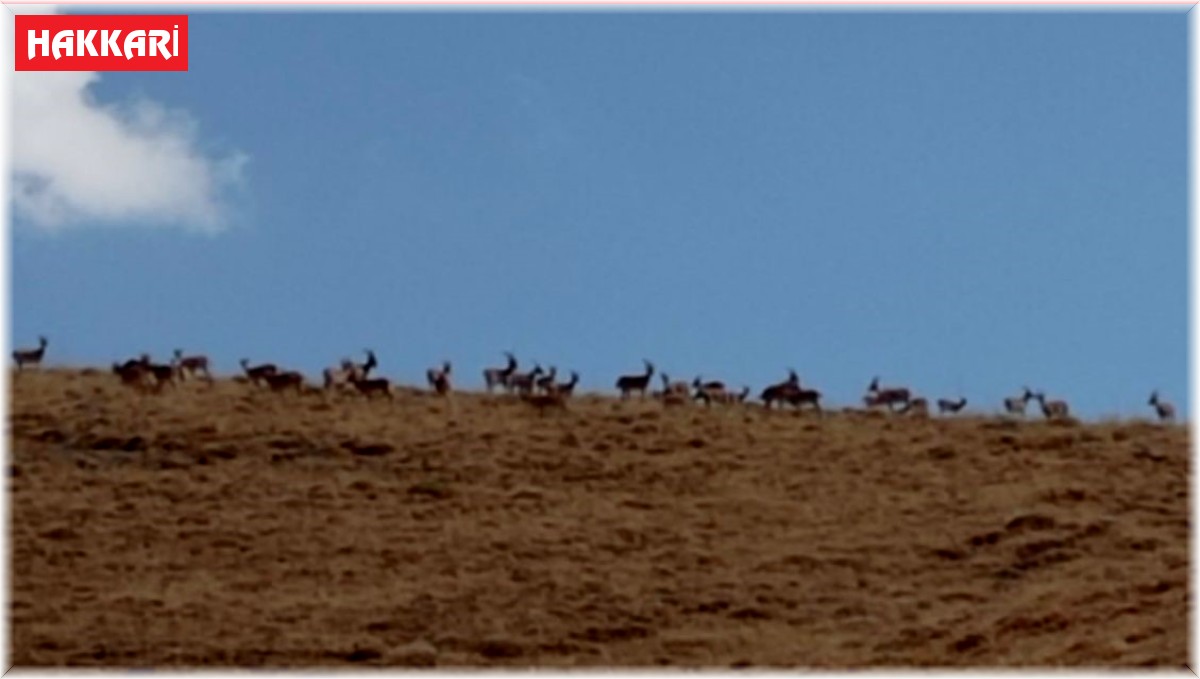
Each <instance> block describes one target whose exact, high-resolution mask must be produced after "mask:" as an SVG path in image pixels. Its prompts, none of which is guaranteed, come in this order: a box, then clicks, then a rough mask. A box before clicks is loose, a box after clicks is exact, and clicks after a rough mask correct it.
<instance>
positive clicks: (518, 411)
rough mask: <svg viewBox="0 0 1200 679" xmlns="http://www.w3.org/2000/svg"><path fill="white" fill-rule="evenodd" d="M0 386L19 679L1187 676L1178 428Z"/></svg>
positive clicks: (17, 379) (68, 377)
mask: <svg viewBox="0 0 1200 679" xmlns="http://www.w3.org/2000/svg"><path fill="white" fill-rule="evenodd" d="M12 388H13V395H12V400H11V404H10V406H11V413H10V437H11V439H10V441H11V449H10V450H11V459H10V464H11V466H10V471H9V476H10V486H9V488H10V498H11V504H10V511H11V519H12V524H11V536H12V539H11V549H12V559H13V560H12V565H11V573H12V587H13V591H12V594H11V606H12V608H11V610H10V613H9V614H10V616H11V618H10V621H11V627H10V630H11V633H10V634H11V643H12V648H11V656H10V657H11V660H12V662H15V663H16V664H18V665H22V666H29V665H56V664H84V665H93V664H96V665H123V666H128V665H275V666H279V665H343V664H359V665H375V664H385V665H389V664H390V665H428V664H436V665H439V666H477V665H513V666H528V665H539V666H566V665H593V666H596V665H600V666H648V665H680V666H731V665H733V666H743V665H766V666H814V667H825V668H838V667H858V666H870V665H876V666H878V665H887V666H897V665H957V666H962V665H975V666H978V665H1060V664H1061V665H1097V664H1102V665H1170V666H1180V665H1183V664H1184V663H1185V662H1187V661H1188V660H1189V658H1188V650H1187V648H1188V644H1187V640H1188V628H1187V625H1188V613H1187V601H1188V596H1187V592H1188V554H1189V551H1188V539H1189V523H1188V520H1189V510H1188V470H1189V449H1190V446H1189V440H1188V433H1187V431H1186V429H1185V428H1184V427H1182V426H1175V427H1164V426H1159V425H1155V424H1150V423H1145V422H1129V423H1103V424H1064V425H1050V424H1046V423H1043V422H1030V423H1022V424H1017V423H1011V422H1005V421H1002V420H1000V419H999V418H961V419H930V420H924V421H922V420H917V419H908V418H902V417H885V416H867V415H862V414H858V415H856V414H843V413H839V414H836V415H829V416H826V417H824V418H818V417H816V416H814V415H811V414H805V415H797V414H794V413H791V412H788V413H766V412H763V410H762V408H761V407H758V406H753V405H746V406H739V407H726V408H714V409H713V410H712V411H705V410H703V409H702V408H696V407H680V408H671V409H664V408H663V407H662V406H661V405H660V404H658V403H655V402H652V401H645V402H636V401H635V402H629V403H620V402H617V401H616V400H613V399H607V398H599V397H587V398H581V399H576V400H574V401H572V402H571V403H570V411H569V412H567V413H558V412H554V411H550V412H547V413H546V414H545V416H539V415H538V414H537V413H536V412H535V411H534V410H532V409H531V408H530V407H529V406H528V405H527V404H524V403H520V402H516V401H513V400H510V399H508V398H503V397H494V398H488V397H484V396H481V395H474V394H458V395H457V396H456V397H455V400H454V401H453V405H451V403H449V402H447V401H444V400H442V399H439V398H435V397H431V396H427V395H415V394H406V395H403V396H400V397H398V398H397V400H396V401H395V402H394V403H389V402H387V401H385V400H375V401H372V402H366V401H365V400H363V399H362V398H361V397H358V398H356V397H350V396H347V397H344V398H338V399H335V400H330V401H326V400H325V399H323V398H322V397H321V396H314V395H308V396H296V395H283V396H281V395H276V394H270V393H265V392H262V391H258V390H256V389H253V388H251V387H250V386H248V385H244V384H238V383H235V382H232V381H221V382H219V383H218V384H217V385H216V386H215V387H212V388H206V387H205V386H203V385H200V384H188V385H186V386H185V387H184V388H182V389H180V390H179V391H177V392H174V393H166V394H164V395H162V396H142V395H138V394H136V393H134V392H132V391H131V390H129V389H127V388H124V387H122V386H120V385H119V384H118V381H117V378H116V377H114V376H113V375H111V374H108V373H107V372H105V371H92V372H90V373H89V372H87V371H85V372H83V373H81V372H79V371H66V370H59V371H51V370H43V371H27V372H26V373H24V374H21V375H16V376H14V378H13V387H12Z"/></svg>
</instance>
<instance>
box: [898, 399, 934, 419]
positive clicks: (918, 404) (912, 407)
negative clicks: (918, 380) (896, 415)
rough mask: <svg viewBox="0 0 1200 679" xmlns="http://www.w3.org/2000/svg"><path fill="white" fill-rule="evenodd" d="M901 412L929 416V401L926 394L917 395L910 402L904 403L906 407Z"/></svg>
mask: <svg viewBox="0 0 1200 679" xmlns="http://www.w3.org/2000/svg"><path fill="white" fill-rule="evenodd" d="M900 412H902V413H904V414H906V415H915V416H917V417H928V415H929V401H928V400H926V399H925V397H924V396H915V397H913V398H911V399H909V401H908V403H906V404H904V408H903V409H902V410H901V411H900Z"/></svg>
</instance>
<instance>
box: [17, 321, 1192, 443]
mask: <svg viewBox="0 0 1200 679" xmlns="http://www.w3.org/2000/svg"><path fill="white" fill-rule="evenodd" d="M48 344H49V342H48V341H47V340H46V338H45V337H39V338H38V346H37V348H36V349H17V350H15V351H13V352H12V357H13V361H14V362H15V363H16V367H17V370H18V371H20V370H22V369H24V368H25V367H27V366H38V365H40V364H41V363H42V360H43V359H44V358H45V355H46V347H47V346H48ZM364 352H365V354H366V360H365V361H363V362H362V363H358V362H356V361H353V360H351V359H348V358H347V359H343V360H342V361H341V362H340V363H338V364H337V365H335V366H331V367H329V368H326V369H325V370H324V371H323V372H322V377H323V384H322V386H321V387H314V386H311V385H309V384H307V382H306V381H305V379H304V375H303V374H302V373H300V372H299V371H296V370H285V369H282V368H280V367H279V366H277V365H275V364H274V363H260V364H257V365H251V363H250V361H249V360H247V359H244V358H243V359H242V360H241V362H240V363H241V367H242V373H243V376H242V377H240V378H239V379H241V380H243V381H245V382H247V383H249V384H251V385H254V386H258V387H262V388H265V389H269V390H270V391H274V392H286V391H295V392H297V393H304V392H314V391H315V392H323V393H334V392H338V391H351V392H358V393H360V394H362V395H363V396H366V397H368V398H370V397H374V396H382V397H386V398H393V397H394V395H395V393H396V385H395V384H394V383H393V382H392V381H391V380H389V379H388V378H386V377H372V376H371V371H372V370H374V369H375V368H376V367H377V366H378V365H379V362H378V361H377V360H376V358H375V352H374V351H372V350H370V349H365V350H364ZM504 355H505V358H506V362H505V364H504V365H503V366H498V367H491V368H486V369H484V371H483V381H484V385H485V387H486V389H487V392H488V393H489V394H491V393H494V392H495V390H497V389H501V390H503V391H505V392H507V393H509V394H513V395H516V396H519V397H520V398H521V399H522V400H524V401H525V402H527V403H529V404H530V405H532V406H534V407H535V408H537V409H538V410H539V411H542V412H544V411H545V410H547V409H550V408H565V407H566V402H567V399H569V398H570V397H571V396H572V395H573V394H574V393H575V387H576V386H577V385H578V384H579V373H577V372H574V371H572V372H571V379H570V380H568V381H560V380H559V377H558V369H557V368H556V367H554V366H551V367H550V370H549V371H546V370H545V369H543V368H542V366H541V365H539V364H535V365H534V367H533V369H532V370H529V371H527V372H521V371H520V370H519V369H518V368H519V365H518V362H517V359H516V357H515V356H514V355H513V354H512V352H504ZM643 363H644V365H645V369H644V371H643V372H641V373H635V374H630V375H622V376H620V377H618V378H617V381H616V388H617V390H618V391H619V392H620V393H621V398H622V399H628V398H631V397H632V396H634V395H635V394H636V395H638V396H639V397H641V398H646V397H648V396H649V397H650V398H654V399H658V400H661V401H662V402H663V404H664V405H667V406H674V405H683V404H685V403H689V402H696V401H699V402H703V403H704V404H705V405H707V406H712V405H715V404H741V403H745V402H746V400H747V399H748V398H749V396H750V387H743V388H742V389H741V390H740V391H734V390H732V389H730V388H729V387H727V386H726V385H725V383H724V382H721V381H719V380H704V379H702V378H701V377H696V378H695V379H694V380H692V381H691V382H690V383H689V382H687V381H673V380H671V378H670V377H669V376H668V375H667V374H666V373H661V372H660V373H658V376H659V379H660V380H661V381H662V388H661V389H657V390H651V389H650V386H651V382H652V381H653V378H654V375H655V367H654V364H653V363H651V362H650V361H643ZM210 365H211V363H210V361H209V360H208V357H207V356H204V355H200V354H197V355H191V356H187V355H184V353H183V351H182V350H180V349H176V350H175V354H174V356H173V357H172V359H171V361H170V362H169V363H155V362H154V361H152V360H151V358H150V356H149V354H142V355H141V356H139V357H137V358H132V359H129V360H127V361H124V362H122V363H113V366H112V372H113V374H115V375H116V376H117V377H118V378H120V380H121V382H122V383H123V384H125V385H128V386H130V387H134V388H137V389H140V390H145V391H151V392H158V391H161V390H162V389H163V388H164V387H168V386H175V385H176V384H177V383H179V382H182V381H185V380H188V379H201V380H205V381H208V382H212V381H213V376H212V372H211V371H210ZM452 369H453V367H452V365H451V364H450V362H449V361H445V362H443V363H442V364H441V365H440V366H438V367H434V368H430V369H429V370H427V371H426V373H425V377H426V381H427V383H428V385H429V388H430V390H431V391H433V392H434V393H436V394H438V395H440V396H448V395H450V393H451V392H452V391H453V385H452V383H451V372H452ZM759 399H760V400H761V401H762V402H763V404H764V406H765V407H766V408H767V409H768V410H770V409H772V408H773V407H778V408H783V407H785V406H789V405H790V406H792V407H793V408H795V409H797V410H801V409H811V410H814V411H816V412H818V413H819V412H821V392H820V391H818V390H816V389H811V388H807V387H804V386H802V385H801V384H800V377H799V376H798V375H797V374H796V371H795V370H789V371H788V378H787V379H786V380H784V381H781V382H777V383H775V384H772V385H769V386H767V387H766V388H765V389H763V391H762V393H761V394H760V395H759ZM1034 400H1036V401H1037V402H1038V404H1039V405H1040V406H1041V411H1042V415H1043V416H1045V417H1046V418H1047V419H1062V418H1067V417H1069V416H1070V407H1069V406H1068V405H1067V403H1066V401H1063V400H1047V399H1046V395H1045V393H1043V392H1034V391H1032V390H1030V389H1029V388H1028V387H1024V388H1023V389H1022V393H1021V395H1020V396H1012V397H1009V398H1006V399H1004V402H1003V405H1004V412H1005V413H1007V414H1009V415H1015V416H1022V417H1023V416H1024V415H1025V411H1026V408H1027V407H1028V405H1029V402H1030V401H1034ZM863 404H864V405H865V406H866V407H867V408H869V409H874V408H887V410H888V411H889V412H893V413H901V414H912V415H918V416H927V415H929V412H930V408H929V401H928V400H927V399H926V398H925V397H923V396H918V395H916V394H914V393H913V392H912V390H910V389H908V388H907V387H899V386H880V384H879V378H878V377H876V378H874V379H872V380H871V383H870V384H869V385H868V386H867V392H866V395H865V396H863ZM966 405H967V399H965V398H958V399H954V400H951V399H946V398H941V399H938V400H937V402H936V406H937V411H938V413H939V414H943V415H947V414H954V413H957V412H959V411H961V410H962V409H963V408H965V407H966ZM1148 405H1150V406H1151V407H1153V408H1154V411H1155V413H1156V415H1157V416H1158V418H1159V420H1161V421H1164V422H1172V421H1174V420H1175V407H1174V406H1172V405H1171V404H1170V403H1168V402H1166V401H1164V400H1162V399H1161V398H1160V397H1159V395H1158V392H1157V391H1154V392H1152V393H1151V394H1150V400H1149V402H1148Z"/></svg>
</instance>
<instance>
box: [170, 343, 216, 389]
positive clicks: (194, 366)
mask: <svg viewBox="0 0 1200 679" xmlns="http://www.w3.org/2000/svg"><path fill="white" fill-rule="evenodd" d="M171 365H174V366H175V368H176V370H178V371H179V378H180V379H183V378H184V376H185V375H186V376H191V377H196V376H197V375H199V374H203V375H204V379H205V380H206V381H208V382H209V383H211V382H212V381H213V378H212V373H210V372H209V371H208V357H207V356H205V355H203V354H196V355H193V356H184V355H183V349H176V350H175V358H173V359H172V360H171Z"/></svg>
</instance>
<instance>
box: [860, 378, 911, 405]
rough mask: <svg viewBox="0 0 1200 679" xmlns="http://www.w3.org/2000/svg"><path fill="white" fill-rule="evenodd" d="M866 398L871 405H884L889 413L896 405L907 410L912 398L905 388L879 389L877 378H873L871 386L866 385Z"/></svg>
mask: <svg viewBox="0 0 1200 679" xmlns="http://www.w3.org/2000/svg"><path fill="white" fill-rule="evenodd" d="M867 396H868V397H869V398H870V402H871V403H874V404H876V405H886V406H887V407H888V410H891V411H894V410H895V409H896V405H897V404H899V405H901V406H903V407H904V408H905V409H907V408H908V405H909V403H908V402H909V399H910V398H912V394H911V393H910V392H909V390H908V388H907V387H880V386H879V377H875V378H873V379H872V380H871V384H869V385H867Z"/></svg>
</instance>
